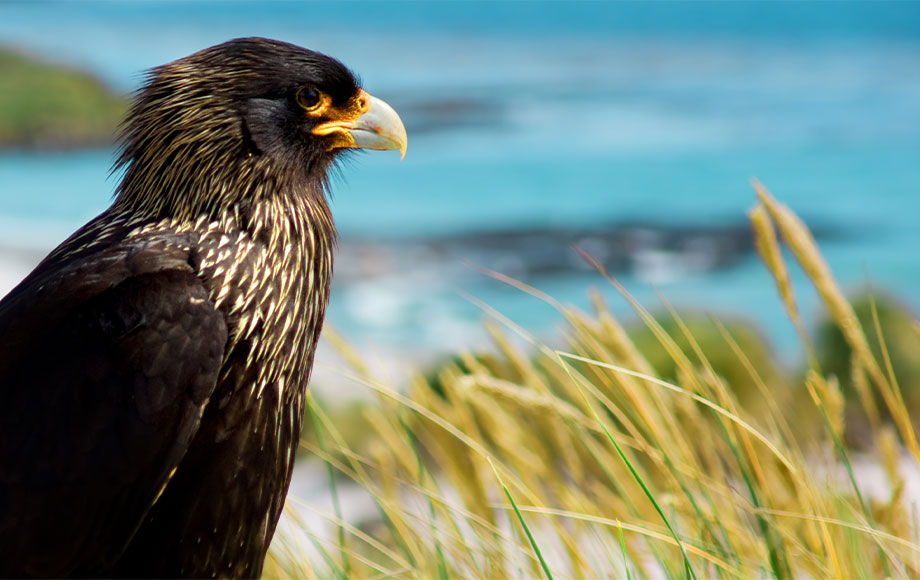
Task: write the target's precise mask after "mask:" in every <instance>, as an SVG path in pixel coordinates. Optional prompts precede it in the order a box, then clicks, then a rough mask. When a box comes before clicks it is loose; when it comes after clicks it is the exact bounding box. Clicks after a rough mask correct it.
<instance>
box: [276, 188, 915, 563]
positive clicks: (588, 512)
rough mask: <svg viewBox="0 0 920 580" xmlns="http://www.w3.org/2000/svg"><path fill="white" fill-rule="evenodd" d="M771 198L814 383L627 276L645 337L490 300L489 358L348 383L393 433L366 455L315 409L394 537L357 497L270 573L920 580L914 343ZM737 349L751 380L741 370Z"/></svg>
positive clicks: (343, 473) (770, 264)
mask: <svg viewBox="0 0 920 580" xmlns="http://www.w3.org/2000/svg"><path fill="white" fill-rule="evenodd" d="M755 188H756V190H757V199H758V201H757V204H756V205H755V207H754V208H753V209H752V210H751V213H750V218H751V223H752V229H753V232H754V235H755V237H756V242H757V249H758V252H759V253H760V255H761V257H762V258H763V261H764V263H765V264H766V266H767V268H768V269H769V271H770V272H771V273H772V275H773V278H774V280H775V282H776V285H777V289H778V292H779V295H780V299H781V300H782V301H783V303H784V305H785V306H786V312H787V314H788V316H789V317H790V319H791V320H792V322H793V323H794V324H795V325H796V326H797V328H799V330H800V336H801V339H802V343H803V350H804V351H805V353H806V358H807V360H808V363H807V368H806V369H804V371H803V372H802V373H801V375H800V379H799V384H798V385H793V386H790V385H788V384H785V385H783V384H782V383H781V381H778V380H777V378H776V372H777V371H776V369H775V368H773V365H772V363H770V361H769V357H764V356H762V355H761V354H757V355H756V356H754V357H749V356H748V354H747V350H750V349H751V347H750V346H749V344H750V343H748V342H745V341H746V340H747V339H744V338H743V337H742V338H741V339H739V338H737V337H740V336H742V335H740V334H739V333H738V332H736V331H733V330H732V329H731V328H730V325H726V324H723V323H722V322H721V321H718V320H712V321H711V323H712V325H713V326H714V327H715V329H716V332H712V331H711V330H709V331H707V332H706V335H705V336H706V338H705V340H703V341H701V340H698V339H697V336H698V335H699V336H702V335H700V334H699V332H698V326H697V325H695V324H694V323H687V322H685V321H684V320H683V318H682V317H681V316H680V315H679V314H678V313H676V312H673V311H671V312H670V313H667V314H666V315H665V316H661V315H659V316H653V315H652V314H650V313H649V312H647V311H646V310H645V309H644V308H643V307H642V306H641V305H640V304H638V303H636V301H635V300H633V299H632V298H631V297H630V296H629V295H628V294H627V293H626V292H625V290H624V289H623V288H622V287H620V286H619V285H618V284H617V282H616V280H614V279H613V278H611V277H609V276H607V277H608V279H609V281H610V282H611V283H612V284H614V285H615V286H616V287H617V288H618V289H619V290H620V292H621V293H622V294H623V296H624V297H625V298H626V299H627V300H628V301H629V302H630V303H631V305H632V306H633V308H634V309H635V311H636V314H637V315H638V317H639V318H640V319H641V320H642V321H643V325H644V330H643V331H644V332H646V333H647V334H643V336H645V338H644V339H643V340H642V346H641V347H640V346H637V343H636V342H635V341H634V340H632V339H631V338H630V332H628V331H627V330H626V328H625V327H624V325H623V324H621V323H620V321H618V320H617V319H616V318H615V317H614V316H613V315H612V314H611V313H610V311H609V310H608V309H607V307H606V306H605V305H604V304H603V302H602V301H601V300H600V299H596V300H595V304H594V311H593V312H591V313H585V312H581V311H578V310H575V309H573V308H569V307H564V306H562V305H559V304H556V303H555V302H553V300H552V299H551V298H550V297H547V296H544V295H542V294H540V293H539V291H537V290H535V289H532V288H529V287H527V286H525V285H523V284H521V283H514V282H512V283H514V284H516V285H517V286H518V287H519V288H521V289H522V290H524V291H527V292H530V293H533V294H535V295H538V296H541V297H542V298H544V299H545V300H547V301H549V302H550V303H551V304H553V305H555V306H556V307H557V308H558V310H559V313H560V316H561V317H563V318H564V319H565V321H566V323H567V332H566V345H565V346H564V347H561V348H554V347H551V346H548V345H546V344H543V343H541V342H540V341H538V340H536V339H535V338H534V337H532V336H530V335H529V334H528V333H527V332H526V331H525V330H524V329H521V328H519V327H517V326H515V325H514V324H513V323H511V322H510V321H508V320H505V319H504V318H503V317H502V316H501V315H500V314H499V313H496V312H494V311H491V310H489V309H488V307H486V306H483V307H484V308H485V309H486V311H487V312H488V313H489V314H490V315H491V317H492V318H493V323H492V324H490V325H489V328H490V331H491V334H492V337H493V342H494V349H493V353H492V354H490V355H473V354H460V355H458V356H457V357H455V359H454V360H452V361H451V362H448V363H446V364H445V365H443V366H442V367H441V368H439V369H438V370H437V372H436V373H435V374H434V375H433V376H430V377H427V378H426V377H424V376H422V375H421V374H418V375H416V376H415V377H414V378H413V379H412V381H411V382H410V384H409V386H408V392H407V393H406V394H403V393H402V392H400V391H398V390H396V389H394V388H392V387H391V386H389V385H385V384H382V383H381V382H379V381H377V380H376V379H375V378H374V377H373V376H370V374H369V373H368V372H367V371H366V370H365V369H363V368H361V367H360V366H356V368H355V370H352V371H343V372H342V380H351V381H357V382H359V383H361V384H363V385H365V386H366V387H367V388H368V389H370V390H371V391H372V392H373V393H375V394H376V396H377V398H378V404H377V405H372V406H368V407H366V408H365V409H364V413H363V415H362V417H361V419H360V420H361V421H362V422H363V425H364V430H365V432H367V433H372V434H373V435H372V436H371V437H366V438H364V439H362V443H361V444H359V445H349V444H348V443H347V442H346V439H345V438H343V437H342V436H341V435H340V433H339V432H338V430H337V429H336V425H337V423H338V422H337V421H334V420H331V419H330V418H329V417H328V416H326V415H325V414H324V411H323V409H322V408H321V407H319V406H315V407H313V411H314V422H315V427H316V429H317V430H319V431H322V435H317V436H316V437H315V438H313V439H312V440H311V441H305V442H304V446H305V447H306V448H307V450H308V451H309V452H311V453H313V454H316V455H317V456H319V457H320V458H321V459H323V460H325V461H326V462H328V464H329V466H330V468H331V469H332V470H334V471H335V472H336V473H337V474H338V475H337V477H339V478H342V477H344V478H349V479H351V480H352V482H354V483H356V484H357V485H359V486H361V487H362V488H363V489H365V490H366V491H367V493H368V494H369V495H370V497H372V498H373V500H374V503H375V505H376V506H377V512H378V515H377V517H376V518H375V519H376V520H377V525H372V526H370V527H368V528H367V529H364V528H362V527H361V526H357V527H356V526H355V525H353V524H350V523H348V522H343V521H342V520H341V511H338V507H337V512H336V514H337V515H329V516H328V520H329V521H328V526H329V529H330V530H334V532H332V533H329V534H328V535H327V536H324V537H321V536H315V535H311V534H309V533H308V534H307V535H308V536H310V537H311V538H312V540H311V541H312V542H313V551H312V552H311V551H310V550H308V549H306V548H301V549H297V548H296V546H295V543H294V542H295V539H294V536H293V535H290V536H285V535H284V534H279V537H278V538H276V542H275V543H274V544H273V548H272V552H271V557H270V558H269V561H268V563H267V565H266V570H265V576H266V577H280V576H297V577H308V578H313V577H315V578H331V577H360V578H391V577H392V578H457V577H461V578H506V577H513V578H520V577H526V578H538V577H539V578H596V577H619V578H672V577H673V578H691V577H695V578H726V579H728V578H791V577H795V578H802V577H810V578H877V577H917V576H920V544H918V543H917V540H916V538H917V531H918V530H917V529H916V522H917V517H916V511H915V508H914V507H913V506H911V505H906V504H905V499H904V497H903V493H904V490H905V483H906V482H905V481H904V480H903V479H902V475H901V471H900V467H899V465H898V463H899V461H902V460H903V457H908V458H909V461H910V462H912V463H915V464H917V463H920V452H918V446H917V438H916V434H915V431H914V426H913V422H912V420H911V413H910V412H909V411H908V408H907V406H906V404H905V396H904V394H903V393H902V392H901V388H900V385H899V383H898V380H897V379H898V373H897V370H896V369H897V368H898V367H897V366H896V365H895V364H893V363H892V360H893V359H892V358H891V357H889V356H888V355H887V354H885V353H887V352H888V351H889V350H891V349H893V348H895V347H897V348H900V345H898V344H893V343H892V340H891V338H892V337H886V336H884V332H883V331H884V328H885V327H884V326H883V324H882V323H881V321H882V320H883V318H884V316H886V315H885V314H884V313H881V314H880V310H879V308H877V307H876V306H873V302H872V301H871V300H870V301H869V307H868V310H869V313H870V314H873V316H868V317H867V316H866V315H864V314H863V315H857V312H856V311H855V310H854V309H853V307H852V306H851V305H850V302H848V301H847V300H846V299H845V298H844V296H843V294H842V292H841V290H840V288H839V286H838V284H837V283H836V281H835V280H834V279H833V277H832V275H831V273H830V271H829V269H828V268H827V265H826V264H825V262H824V261H823V259H822V258H821V255H820V253H819V251H818V248H817V246H816V244H815V242H814V240H813V238H812V237H811V235H810V233H809V232H808V229H807V228H806V227H805V225H804V224H803V223H802V222H801V221H799V220H798V218H796V216H794V215H793V214H792V212H791V211H789V209H788V208H786V207H785V206H783V205H782V204H780V203H778V202H777V201H776V200H774V199H773V198H772V197H771V196H770V195H769V194H768V193H767V192H766V191H765V190H764V189H763V188H762V187H761V186H760V185H759V184H755ZM787 256H789V257H791V258H793V259H794V260H795V262H796V263H797V264H798V267H800V268H802V269H803V270H804V271H805V273H806V274H807V275H808V277H809V278H810V280H811V283H812V284H813V286H814V288H815V290H816V291H817V293H818V295H819V296H820V297H821V299H822V301H823V302H824V304H825V305H826V307H827V309H828V318H829V320H831V321H833V323H834V325H835V327H836V328H837V329H838V331H839V333H840V336H841V337H842V340H843V341H844V343H845V345H846V348H847V352H848V354H847V356H848V357H849V364H847V365H844V366H843V367H841V368H835V372H836V374H830V373H828V372H827V371H826V369H822V361H824V360H825V359H824V358H822V355H821V354H820V350H821V349H819V348H816V346H815V345H814V344H813V343H812V340H811V338H810V336H809V334H808V332H807V331H806V329H805V325H804V323H803V322H802V319H801V315H800V313H799V311H798V309H797V305H796V300H795V295H796V289H795V288H793V287H792V285H791V284H790V282H789V276H788V271H789V268H790V267H791V265H790V264H789V263H788V262H787V260H786V257H787ZM601 272H602V273H603V271H602V270H601ZM604 275H605V276H606V274H605V273H604ZM913 328H914V329H916V328H917V327H916V323H915V322H914V323H913ZM649 335H650V336H653V337H654V341H653V342H649V340H648V336H649ZM632 336H636V332H635V331H633V332H632ZM918 337H920V335H918V334H917V333H915V334H914V335H909V334H898V335H897V337H896V341H897V342H900V341H910V340H914V341H918V340H920V338H918ZM521 344H524V345H527V346H526V347H525V346H521ZM755 350H756V349H755ZM726 353H730V355H731V357H733V358H734V359H735V361H736V363H737V365H736V366H737V368H740V369H743V372H739V371H738V370H737V369H734V370H732V371H731V372H729V371H727V370H725V369H726V368H728V367H726V366H725V365H726V363H725V359H726V356H727V355H726ZM349 356H353V353H349ZM653 359H654V360H655V361H658V362H655V363H654V364H653V363H652V362H650V360H653ZM663 359H666V361H665V362H666V364H663V363H661V362H660V361H661V360H663ZM713 360H716V361H717V363H716V364H713ZM841 369H842V370H841ZM843 373H846V374H845V375H843ZM726 377H728V378H726ZM841 384H845V385H847V386H846V389H842V388H841ZM857 412H858V413H862V415H864V417H865V418H866V422H867V424H868V425H869V429H868V431H867V433H868V435H867V437H868V440H866V441H865V445H864V446H863V448H862V449H860V451H858V452H856V451H854V450H853V448H852V446H850V445H848V444H847V442H846V437H845V433H846V429H847V423H848V417H849V416H851V415H853V414H854V413H857ZM866 462H869V463H871V464H873V465H876V466H879V467H881V469H882V470H883V472H884V474H885V477H886V478H887V482H886V483H887V485H885V486H883V487H884V489H885V491H884V492H883V493H881V494H880V493H878V492H876V493H874V494H870V493H868V490H866V489H862V488H861V487H860V485H861V483H860V482H861V481H862V478H861V476H860V475H861V474H860V472H859V468H858V467H855V466H856V465H857V464H864V463H866ZM317 554H318V555H317Z"/></svg>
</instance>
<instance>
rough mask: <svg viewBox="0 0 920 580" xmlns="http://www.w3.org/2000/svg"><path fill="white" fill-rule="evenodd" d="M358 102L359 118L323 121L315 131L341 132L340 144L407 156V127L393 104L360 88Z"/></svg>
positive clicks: (338, 144) (319, 132)
mask: <svg viewBox="0 0 920 580" xmlns="http://www.w3.org/2000/svg"><path fill="white" fill-rule="evenodd" d="M358 102H359V103H360V108H359V114H358V116H357V117H355V118H354V119H344V120H335V121H330V122H328V123H323V124H322V125H319V126H317V127H314V129H313V133H315V134H317V135H328V134H330V133H336V132H337V133H341V134H342V136H343V137H345V139H344V140H343V141H344V142H342V141H339V142H338V143H337V146H338V147H353V148H357V149H374V150H377V151H392V150H398V151H399V158H400V159H402V158H404V157H405V156H406V146H407V144H408V138H407V137H406V128H405V127H404V126H403V123H402V119H400V118H399V115H397V114H396V111H394V110H393V107H391V106H390V105H388V104H386V103H385V102H384V101H382V100H380V99H378V98H377V97H374V96H371V95H369V94H367V93H365V92H364V91H361V94H360V95H359V97H358Z"/></svg>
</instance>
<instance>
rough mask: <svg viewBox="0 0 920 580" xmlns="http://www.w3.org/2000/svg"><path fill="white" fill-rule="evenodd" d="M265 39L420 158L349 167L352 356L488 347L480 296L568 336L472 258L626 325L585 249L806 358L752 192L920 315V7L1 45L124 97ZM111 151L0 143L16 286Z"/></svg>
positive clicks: (169, 22) (685, 10)
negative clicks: (752, 211)
mask: <svg viewBox="0 0 920 580" xmlns="http://www.w3.org/2000/svg"><path fill="white" fill-rule="evenodd" d="M252 35H259V36H269V37H273V38H278V39H281V40H286V41H289V42H294V43H296V44H300V45H302V46H307V47H310V48H314V49H316V50H320V51H323V52H327V53H329V54H332V55H334V56H336V57H337V58H339V59H340V60H342V61H343V62H345V63H346V64H347V65H349V66H350V67H352V68H353V69H354V70H355V71H356V72H358V73H359V75H360V76H361V78H362V79H363V82H364V86H365V88H366V89H367V90H368V91H369V92H371V93H372V94H375V95H377V96H379V97H381V98H383V99H385V100H387V101H388V102H390V103H391V104H392V105H393V106H394V107H395V108H396V109H397V111H399V112H400V115H401V116H402V118H403V120H404V121H405V123H406V127H407V129H408V133H409V149H408V154H407V156H406V159H405V160H404V161H403V162H399V161H398V157H397V156H396V155H387V154H367V155H357V156H355V157H354V158H353V159H351V160H350V161H349V162H348V163H347V164H345V165H344V166H343V167H342V170H341V172H340V174H339V175H337V176H336V178H335V181H334V187H333V191H334V196H333V199H332V209H333V213H334V215H335V218H336V220H337V224H338V227H339V231H340V233H341V251H340V255H339V257H338V262H337V265H336V267H337V271H338V273H339V275H338V277H337V280H336V285H335V288H334V292H333V297H332V301H331V304H330V310H329V315H328V319H327V321H328V323H329V324H331V325H333V326H334V327H336V328H337V329H338V330H339V331H340V332H341V333H342V334H343V335H344V336H345V337H346V338H347V339H348V340H350V341H351V342H353V343H354V344H356V345H357V346H359V348H370V349H379V350H383V351H388V350H391V351H398V352H402V353H425V354H426V355H430V354H432V353H438V352H442V353H443V352H449V351H451V350H456V349H458V348H472V347H475V346H476V345H480V344H481V343H482V340H483V336H484V334H483V331H482V329H481V326H480V320H481V319H482V318H483V317H484V316H485V314H484V312H483V310H482V309H481V308H480V307H479V306H478V305H477V301H481V302H482V303H485V304H487V305H488V306H489V307H490V308H493V309H494V310H496V311H497V312H500V313H501V314H503V315H505V316H506V317H508V318H509V319H511V320H512V321H514V322H515V323H517V324H519V325H520V326H522V327H524V328H525V329H527V330H528V331H530V332H532V333H534V334H535V335H537V336H539V337H541V338H543V339H545V340H550V341H555V340H557V339H558V327H559V326H560V324H561V318H560V316H559V315H558V314H557V313H556V312H555V310H554V309H553V308H552V307H551V306H549V305H547V304H545V303H543V302H541V301H540V300H538V299H536V298H533V297H531V296H529V295H527V294H524V293H522V292H521V291H520V290H518V289H515V288H512V287H509V286H507V285H505V284H502V283H501V282H498V281H496V280H494V279H492V278H490V277H488V276H486V275H484V274H483V273H482V272H481V271H480V270H479V268H478V267H486V268H491V269H494V270H496V271H499V272H502V273H505V274H508V275H511V276H515V277H518V278H520V279H522V280H524V281H525V282H527V283H528V284H531V285H533V286H535V287H537V288H538V289H540V290H542V291H544V292H546V293H548V294H549V295H551V296H553V297H554V298H555V299H557V300H559V301H560V302H562V303H564V304H572V305H575V306H577V307H580V308H587V307H588V304H589V303H588V290H589V288H592V287H594V288H598V289H599V290H600V291H601V292H602V293H603V294H604V295H605V297H606V298H607V300H608V302H609V303H610V306H611V308H612V310H613V311H614V312H615V313H616V314H618V315H621V316H623V317H624V318H626V319H629V318H630V311H629V307H628V305H627V304H626V303H625V301H623V300H622V298H620V297H619V296H618V295H617V294H616V292H615V290H614V289H613V288H611V287H610V286H609V285H608V284H606V282H605V281H604V280H603V278H602V277H601V276H599V275H598V274H597V273H595V272H593V271H591V269H590V268H588V267H586V266H585V265H584V264H583V262H581V260H580V258H578V256H577V254H575V252H574V251H573V250H572V249H571V245H572V244H577V245H579V246H582V247H584V248H586V249H587V250H588V251H590V252H592V253H595V254H596V255H598V257H601V258H603V259H604V261H605V263H608V264H609V266H610V269H611V271H612V272H613V274H614V275H615V276H617V278H618V279H619V280H620V281H621V282H622V283H623V284H624V285H625V286H626V288H627V289H628V290H629V291H630V292H631V293H633V294H634V295H635V296H636V297H637V298H638V299H639V300H640V301H641V302H642V303H643V304H644V305H645V306H646V307H647V308H649V309H652V310H655V309H656V308H657V307H658V305H659V304H660V301H659V295H658V293H659V292H660V293H661V295H663V296H664V297H665V298H666V299H667V300H668V301H670V302H672V303H674V304H676V305H677V306H687V307H692V308H695V309H702V310H706V311H709V312H713V313H716V314H720V313H725V314H730V315H733V316H741V317H744V318H747V319H750V320H752V321H753V322H755V323H756V324H758V325H759V326H760V327H761V328H762V329H763V330H764V332H765V333H766V335H767V336H768V337H769V339H770V340H771V342H772V343H773V345H774V347H775V349H776V350H777V352H778V353H780V355H781V356H782V357H784V358H785V359H787V360H789V361H795V360H796V356H797V353H798V352H799V346H798V343H797V339H796V335H795V332H794V330H793V328H792V326H791V324H790V323H789V322H788V320H787V319H786V318H785V316H784V314H783V310H782V307H781V304H780V302H779V299H778V297H777V295H776V291H775V288H774V287H773V284H772V282H771V279H770V277H769V275H768V274H767V272H766V270H765V269H764V268H763V267H762V266H761V264H760V263H759V262H758V260H757V258H756V255H755V254H754V253H753V251H752V249H751V246H750V236H749V235H748V234H747V233H746V232H747V230H746V222H745V220H746V211H747V210H748V209H749V208H750V207H751V206H752V205H753V203H754V194H753V191H752V189H751V187H750V184H749V182H750V179H752V178H757V179H759V180H760V181H762V182H763V183H764V185H765V186H766V187H767V188H768V189H769V190H770V191H771V192H772V193H773V194H774V195H775V196H776V197H777V198H778V199H779V200H781V201H782V202H784V203H786V204H788V205H789V206H790V207H792V209H794V210H795V211H796V212H798V213H799V214H800V215H801V216H802V218H803V219H804V220H805V221H806V223H808V224H809V225H810V226H811V227H812V228H813V229H814V231H815V233H816V235H817V237H818V240H819V243H820V244H821V248H822V251H823V253H824V255H825V257H826V258H827V260H828V262H829V263H830V266H831V268H832V269H833V271H834V272H835V274H836V275H837V277H838V279H839V280H840V281H841V283H842V284H843V285H844V287H845V288H851V289H858V288H860V287H865V286H866V284H867V283H869V284H871V285H872V286H873V287H874V288H882V289H886V290H889V291H891V292H892V293H894V294H895V295H896V296H899V297H900V298H901V299H903V300H904V301H906V302H907V303H908V304H910V305H911V306H913V307H914V308H920V293H918V292H917V291H916V290H915V289H916V288H918V287H920V260H918V259H917V258H916V252H917V249H918V248H920V228H918V227H917V219H918V218H917V216H920V3H878V2H847V3H825V2H812V3H799V2H788V3H763V2H733V3H724V2H717V3H670V2H651V3H639V2H629V3H605V2H591V3H569V2H565V3H563V2H559V3H554V2H532V3H531V2H498V3H486V2H462V3H461V2H439V3H424V2H344V3H325V2H323V3H293V2H282V3H270V2H269V3H248V2H234V3H217V2H183V3H178V2H176V3H173V2H133V3H120V2H97V3H88V2H68V3H40V2H34V3H4V4H0V43H2V44H5V45H13V46H17V47H21V48H23V49H24V50H28V51H30V52H33V53H36V54H38V55H41V56H43V57H45V58H47V59H49V60H53V61H55V62H61V63H66V64H69V65H72V66H77V67H82V68H85V69H87V70H90V71H91V72H93V73H94V74H96V75H98V76H99V77H100V78H101V79H103V81H104V82H106V83H107V84H109V85H110V86H111V87H113V88H114V89H115V90H117V91H120V92H125V93H127V92H129V91H131V90H133V89H135V88H136V87H137V85H138V83H139V82H140V80H141V76H140V73H141V71H143V70H144V69H145V68H148V67H151V66H155V65H157V64H161V63H163V62H166V61H168V60H171V59H174V58H178V57H181V56H184V55H185V54H188V53H190V52H193V51H195V50H197V49H200V48H203V47H205V46H209V45H211V44H215V43H218V42H221V41H224V40H227V39H229V38H233V37H238V36H252ZM112 161H113V149H101V150H87V151H75V152H60V153H53V152H43V153H32V152H0V257H2V256H3V255H5V256H6V257H7V259H6V260H5V261H4V260H2V259H0V269H2V268H4V267H5V268H6V276H5V277H4V272H3V271H0V286H5V287H0V292H3V291H5V290H7V289H9V287H10V286H11V285H12V284H13V283H14V279H15V278H16V277H17V276H19V275H22V274H25V273H26V272H27V271H28V267H29V265H30V264H31V263H34V261H35V260H37V259H40V257H41V255H42V253H43V252H45V251H47V250H49V249H51V248H52V247H53V246H54V245H55V244H56V243H58V242H59V241H60V240H62V239H63V238H64V237H66V235H67V234H69V233H70V232H71V231H72V230H73V229H75V228H77V227H79V225H80V224H82V223H83V222H85V221H86V220H87V219H89V218H91V217H92V216H94V215H95V214H97V213H98V212H100V211H101V210H102V209H103V208H104V207H106V205H107V204H108V203H109V202H110V200H111V195H112V191H113V189H114V187H115V185H116V183H117V176H112V177H110V176H109V175H108V172H109V168H110V166H111V163H112ZM11 256H12V257H11ZM14 258H15V259H14ZM793 280H794V281H795V282H796V283H797V284H798V285H799V288H800V292H799V303H800V306H801V307H802V309H803V311H804V313H805V319H806V321H814V320H816V319H817V317H818V316H819V307H818V302H817V299H816V297H815V296H814V294H813V292H811V290H810V288H809V287H808V285H807V283H806V281H805V280H804V279H803V277H802V276H801V275H800V274H798V273H797V272H794V273H793Z"/></svg>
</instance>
